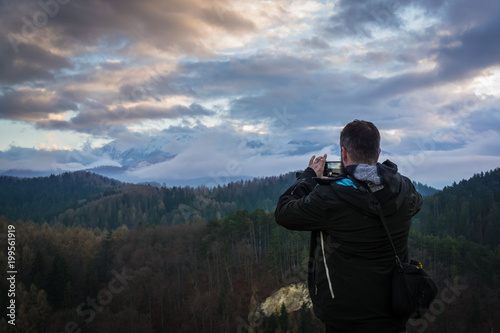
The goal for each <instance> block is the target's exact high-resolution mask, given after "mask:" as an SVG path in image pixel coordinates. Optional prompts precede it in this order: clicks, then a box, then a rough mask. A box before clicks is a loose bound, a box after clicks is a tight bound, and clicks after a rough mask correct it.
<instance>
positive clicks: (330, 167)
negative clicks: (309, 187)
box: [323, 161, 341, 177]
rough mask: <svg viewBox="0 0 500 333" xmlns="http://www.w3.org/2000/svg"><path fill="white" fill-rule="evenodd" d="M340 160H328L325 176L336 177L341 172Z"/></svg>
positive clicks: (324, 171)
mask: <svg viewBox="0 0 500 333" xmlns="http://www.w3.org/2000/svg"><path fill="white" fill-rule="evenodd" d="M340 163H341V162H340V161H326V163H325V170H323V176H326V177H335V176H337V175H339V174H340Z"/></svg>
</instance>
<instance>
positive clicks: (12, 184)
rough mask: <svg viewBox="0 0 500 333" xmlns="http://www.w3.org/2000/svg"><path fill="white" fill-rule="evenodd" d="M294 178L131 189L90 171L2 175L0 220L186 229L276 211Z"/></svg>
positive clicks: (103, 226)
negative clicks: (244, 213)
mask: <svg viewBox="0 0 500 333" xmlns="http://www.w3.org/2000/svg"><path fill="white" fill-rule="evenodd" d="M293 181H294V176H293V174H292V173H289V174H286V175H281V176H276V177H265V178H255V179H253V180H251V181H250V180H248V181H239V182H234V183H229V184H227V185H223V186H217V187H214V188H207V187H197V188H193V187H189V186H186V187H158V185H159V184H154V185H155V186H151V184H143V185H138V184H128V183H122V182H119V181H117V180H114V179H110V178H106V177H103V176H100V175H96V174H94V173H91V172H83V171H78V172H73V173H63V174H60V175H57V176H56V175H51V176H50V177H38V178H16V177H9V176H0V215H3V216H5V217H7V218H8V219H10V220H14V221H15V220H23V221H27V220H32V221H33V222H35V223H38V224H40V223H44V222H48V223H50V224H54V223H57V222H59V223H62V224H64V225H67V226H81V227H91V228H94V227H99V228H108V229H115V228H117V227H119V226H121V225H123V224H125V225H127V226H128V227H131V228H135V227H137V226H138V225H139V224H141V225H146V224H149V225H168V224H181V223H185V222H188V221H191V220H193V219H197V218H204V219H212V218H216V217H219V218H220V217H224V216H226V215H227V214H228V213H230V212H232V211H234V210H236V209H248V210H254V209H257V208H261V209H264V210H269V211H272V210H274V207H275V205H276V202H277V199H278V197H279V196H280V195H281V193H283V192H284V190H285V189H286V188H288V187H289V186H290V185H291V184H292V183H293Z"/></svg>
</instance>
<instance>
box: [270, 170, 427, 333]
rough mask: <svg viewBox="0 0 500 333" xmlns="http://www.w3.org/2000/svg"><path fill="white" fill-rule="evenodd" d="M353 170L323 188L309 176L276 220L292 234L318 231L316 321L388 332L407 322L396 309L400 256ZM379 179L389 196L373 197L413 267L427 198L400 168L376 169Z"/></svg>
mask: <svg viewBox="0 0 500 333" xmlns="http://www.w3.org/2000/svg"><path fill="white" fill-rule="evenodd" d="M355 170H356V166H349V167H347V175H345V176H339V177H336V178H330V179H327V180H324V179H317V178H315V176H316V175H315V173H314V171H313V170H312V169H311V168H308V169H306V170H305V171H304V172H303V173H302V175H300V176H299V178H298V179H297V181H296V182H295V183H294V184H293V185H292V186H291V187H290V188H289V189H288V190H287V191H286V192H285V193H284V194H283V195H282V196H281V197H280V199H279V201H278V205H277V207H276V211H275V218H276V222H277V223H278V224H280V225H282V226H284V227H285V228H287V229H291V230H304V231H306V230H308V231H312V233H311V243H310V258H309V264H308V286H309V292H310V296H311V299H312V301H313V306H314V312H315V314H316V316H317V317H319V318H320V319H321V320H322V321H324V322H328V323H329V324H330V325H333V326H334V327H336V328H339V329H344V330H353V331H358V332H378V331H380V332H383V331H390V330H391V329H393V328H396V327H400V326H401V322H402V321H401V319H400V318H397V317H396V316H394V315H393V313H392V311H391V304H390V300H391V274H392V269H393V267H394V253H393V251H392V249H391V246H390V243H389V240H388V238H387V234H386V233H385V232H384V229H383V227H382V224H381V221H380V218H379V217H378V214H377V211H376V208H375V206H374V205H373V204H372V203H371V200H370V196H369V193H368V192H367V191H366V190H365V189H364V188H363V187H362V186H360V184H359V183H357V181H356V179H354V182H355V183H353V181H352V179H353V178H354V177H353V176H352V175H354V174H356V173H355ZM377 172H378V174H379V176H380V180H381V183H380V184H378V185H383V188H382V189H379V190H377V191H376V192H374V194H375V196H376V197H377V199H378V200H379V201H380V203H381V205H382V208H383V211H384V214H385V216H386V220H387V224H388V228H389V231H390V233H391V236H392V239H393V242H394V245H395V247H396V250H397V252H398V254H399V257H400V258H401V260H403V261H407V260H408V233H409V230H410V226H411V218H412V216H414V215H415V214H416V213H417V212H418V211H419V210H420V208H421V206H422V196H421V195H420V194H419V193H418V192H417V191H416V190H415V188H414V186H413V184H412V183H411V181H410V180H409V179H408V178H406V177H404V176H402V175H401V174H399V173H398V172H397V166H396V165H395V164H394V163H392V162H390V161H386V162H384V163H383V164H381V163H378V164H377ZM349 178H351V179H349ZM356 184H358V185H357V186H356ZM372 185H373V184H372ZM379 187H381V186H379ZM403 322H404V321H403Z"/></svg>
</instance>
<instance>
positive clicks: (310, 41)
mask: <svg viewBox="0 0 500 333" xmlns="http://www.w3.org/2000/svg"><path fill="white" fill-rule="evenodd" d="M300 46H302V47H304V48H312V49H323V50H326V49H328V48H330V45H328V43H327V42H325V41H324V40H323V39H322V38H320V37H318V36H314V37H311V38H303V39H301V40H300Z"/></svg>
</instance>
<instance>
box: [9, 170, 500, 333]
mask: <svg viewBox="0 0 500 333" xmlns="http://www.w3.org/2000/svg"><path fill="white" fill-rule="evenodd" d="M62 177H66V178H62ZM72 177H73V178H72ZM79 177H80V178H81V179H88V178H95V180H94V185H89V186H88V187H85V186H83V187H82V186H81V184H79V182H78V180H77V179H78V178H79ZM293 178H294V177H293V176H292V175H287V176H280V177H271V178H265V179H258V180H256V181H255V182H241V183H235V184H230V185H227V186H225V187H220V188H218V189H217V188H215V189H207V188H195V189H194V188H156V187H153V186H144V185H141V186H139V185H131V184H123V183H118V182H116V181H112V180H109V179H106V178H102V177H100V176H95V175H92V174H87V173H82V174H67V175H61V176H54V178H53V177H49V178H41V179H36V180H37V181H40V182H46V184H49V183H50V184H52V185H51V186H53V190H52V191H53V192H46V193H45V195H41V196H39V197H30V198H31V199H32V200H39V201H42V203H39V202H38V201H37V202H34V203H33V206H32V207H40V208H39V209H36V208H33V209H32V210H30V211H29V212H26V214H32V215H31V216H33V217H34V219H38V220H36V221H30V218H20V217H19V216H18V215H15V214H19V210H16V209H18V207H25V208H26V209H28V208H27V207H29V205H26V201H23V200H19V197H18V199H16V200H12V201H9V202H8V204H6V203H5V202H4V198H5V199H6V200H9V199H7V198H8V197H9V196H8V195H7V194H5V192H4V187H2V198H1V199H2V207H1V211H0V215H4V217H1V218H0V263H1V264H0V265H1V267H7V257H8V256H7V253H6V249H7V238H6V234H7V231H8V230H7V228H8V226H9V225H10V226H14V227H15V230H16V235H15V236H16V253H15V256H16V264H17V267H16V268H17V271H18V274H17V280H16V283H17V284H16V306H17V318H16V326H15V327H14V326H11V325H9V324H7V320H8V317H6V309H7V305H8V301H9V299H8V298H7V293H6V292H4V291H5V290H8V288H9V285H8V284H9V281H8V280H7V270H5V269H3V270H2V271H0V290H2V293H1V295H0V308H1V309H2V312H1V318H2V319H1V321H0V331H2V332H42V333H43V332H78V331H79V330H81V332H111V331H119V332H235V331H236V332H298V331H300V332H321V330H322V328H321V324H320V323H319V322H318V320H317V319H316V318H315V317H314V315H313V314H312V313H311V311H310V310H309V309H307V308H306V307H302V308H301V310H300V311H296V312H293V313H288V312H287V311H286V308H283V307H282V308H281V309H280V310H279V311H277V312H276V313H275V314H273V315H271V316H270V317H259V318H255V317H251V316H249V314H250V313H252V312H253V311H255V309H256V307H257V305H258V304H259V302H261V301H263V300H264V299H265V298H266V297H268V296H269V295H270V294H271V293H272V292H273V291H274V290H276V289H278V288H280V287H282V286H284V285H287V284H290V283H294V282H301V281H304V280H305V278H306V270H307V254H308V245H309V234H308V233H304V232H302V233H301V232H293V231H288V230H286V229H284V228H281V227H279V226H278V225H277V224H276V223H275V222H274V216H273V212H272V211H273V209H274V205H275V201H273V200H275V199H274V198H277V196H279V194H281V192H282V191H283V190H284V188H286V187H287V186H289V185H290V184H291V183H292V182H293ZM61 179H62V180H61ZM30 181H35V180H34V179H32V180H30ZM68 181H69V182H71V181H73V182H74V185H72V186H64V185H65V184H66V185H67V182H68ZM499 181H500V170H499V169H497V170H494V171H490V172H486V173H483V174H478V175H474V176H473V177H472V178H471V179H469V180H464V181H462V182H460V183H458V184H453V185H452V186H449V187H446V188H444V189H443V190H442V191H439V192H437V193H434V194H433V195H430V196H427V197H425V198H424V205H423V208H422V210H421V212H420V213H419V214H418V215H417V216H416V218H415V219H414V225H413V227H412V230H411V233H410V243H409V244H410V253H411V255H410V256H411V257H415V258H418V259H420V260H421V261H422V262H423V263H424V265H425V268H426V269H427V271H428V272H429V274H430V275H431V276H432V277H433V278H434V279H435V281H436V282H437V283H438V285H439V287H440V292H439V293H438V297H437V299H436V301H435V302H434V303H433V306H432V307H431V309H430V310H429V311H428V313H427V314H426V315H425V316H424V318H422V319H418V320H412V321H410V322H409V324H408V330H409V332H424V331H425V332H491V331H494V330H495V331H496V330H499V329H500V320H499V319H498V318H497V313H498V312H499V311H500V246H499V245H498V239H499V237H500V215H499V205H500V183H499ZM8 182H11V183H12V184H14V182H15V179H11V178H9V177H5V179H2V180H1V183H2V185H3V184H5V183H8ZM35 186H38V187H39V189H41V188H45V186H44V187H42V186H41V185H40V183H38V184H36V185H35ZM47 186H48V185H47ZM19 188H22V186H18V187H16V186H15V185H11V187H10V188H9V191H11V192H10V193H11V194H15V193H18V192H16V191H20V190H19ZM70 188H73V192H71V191H72V190H71V189H70ZM278 188H279V189H278ZM22 191H24V192H23V193H25V195H26V197H29V196H30V195H33V194H32V192H33V191H31V190H30V187H29V186H26V188H24V189H22ZM58 191H62V193H58ZM79 191H82V192H79ZM49 193H50V194H49ZM50 196H51V198H52V199H47V197H50ZM35 198H36V199H35ZM124 198H125V199H124ZM44 200H45V201H44ZM57 200H59V206H58V204H57V202H56V201H57ZM120 203H121V204H120ZM266 203H267V204H269V206H266ZM162 204H163V207H162ZM23 205H24V206H23ZM37 205H38V206H37ZM44 205H45V206H46V208H47V211H48V210H49V209H50V210H51V211H52V212H53V214H54V215H53V216H49V215H44V214H43V211H44V210H43V208H41V207H43V206H44ZM183 205H185V206H183ZM259 206H261V207H259ZM16 207H17V208H16ZM154 207H157V211H154ZM186 207H187V208H186ZM464 207H465V208H464ZM184 208H185V209H184ZM8 209H11V210H8ZM183 209H184V211H183ZM16 211H17V213H16ZM120 211H121V212H122V213H121V214H122V219H121V220H120V218H118V216H117V215H119V212H120ZM11 214H12V215H11ZM144 214H146V215H144ZM162 214H163V216H162ZM165 214H166V215H167V217H165V220H163V221H162V218H163V217H164V215H165ZM14 216H17V217H14ZM111 216H113V217H111ZM108 219H109V220H108ZM78 223H79V224H78Z"/></svg>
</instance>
